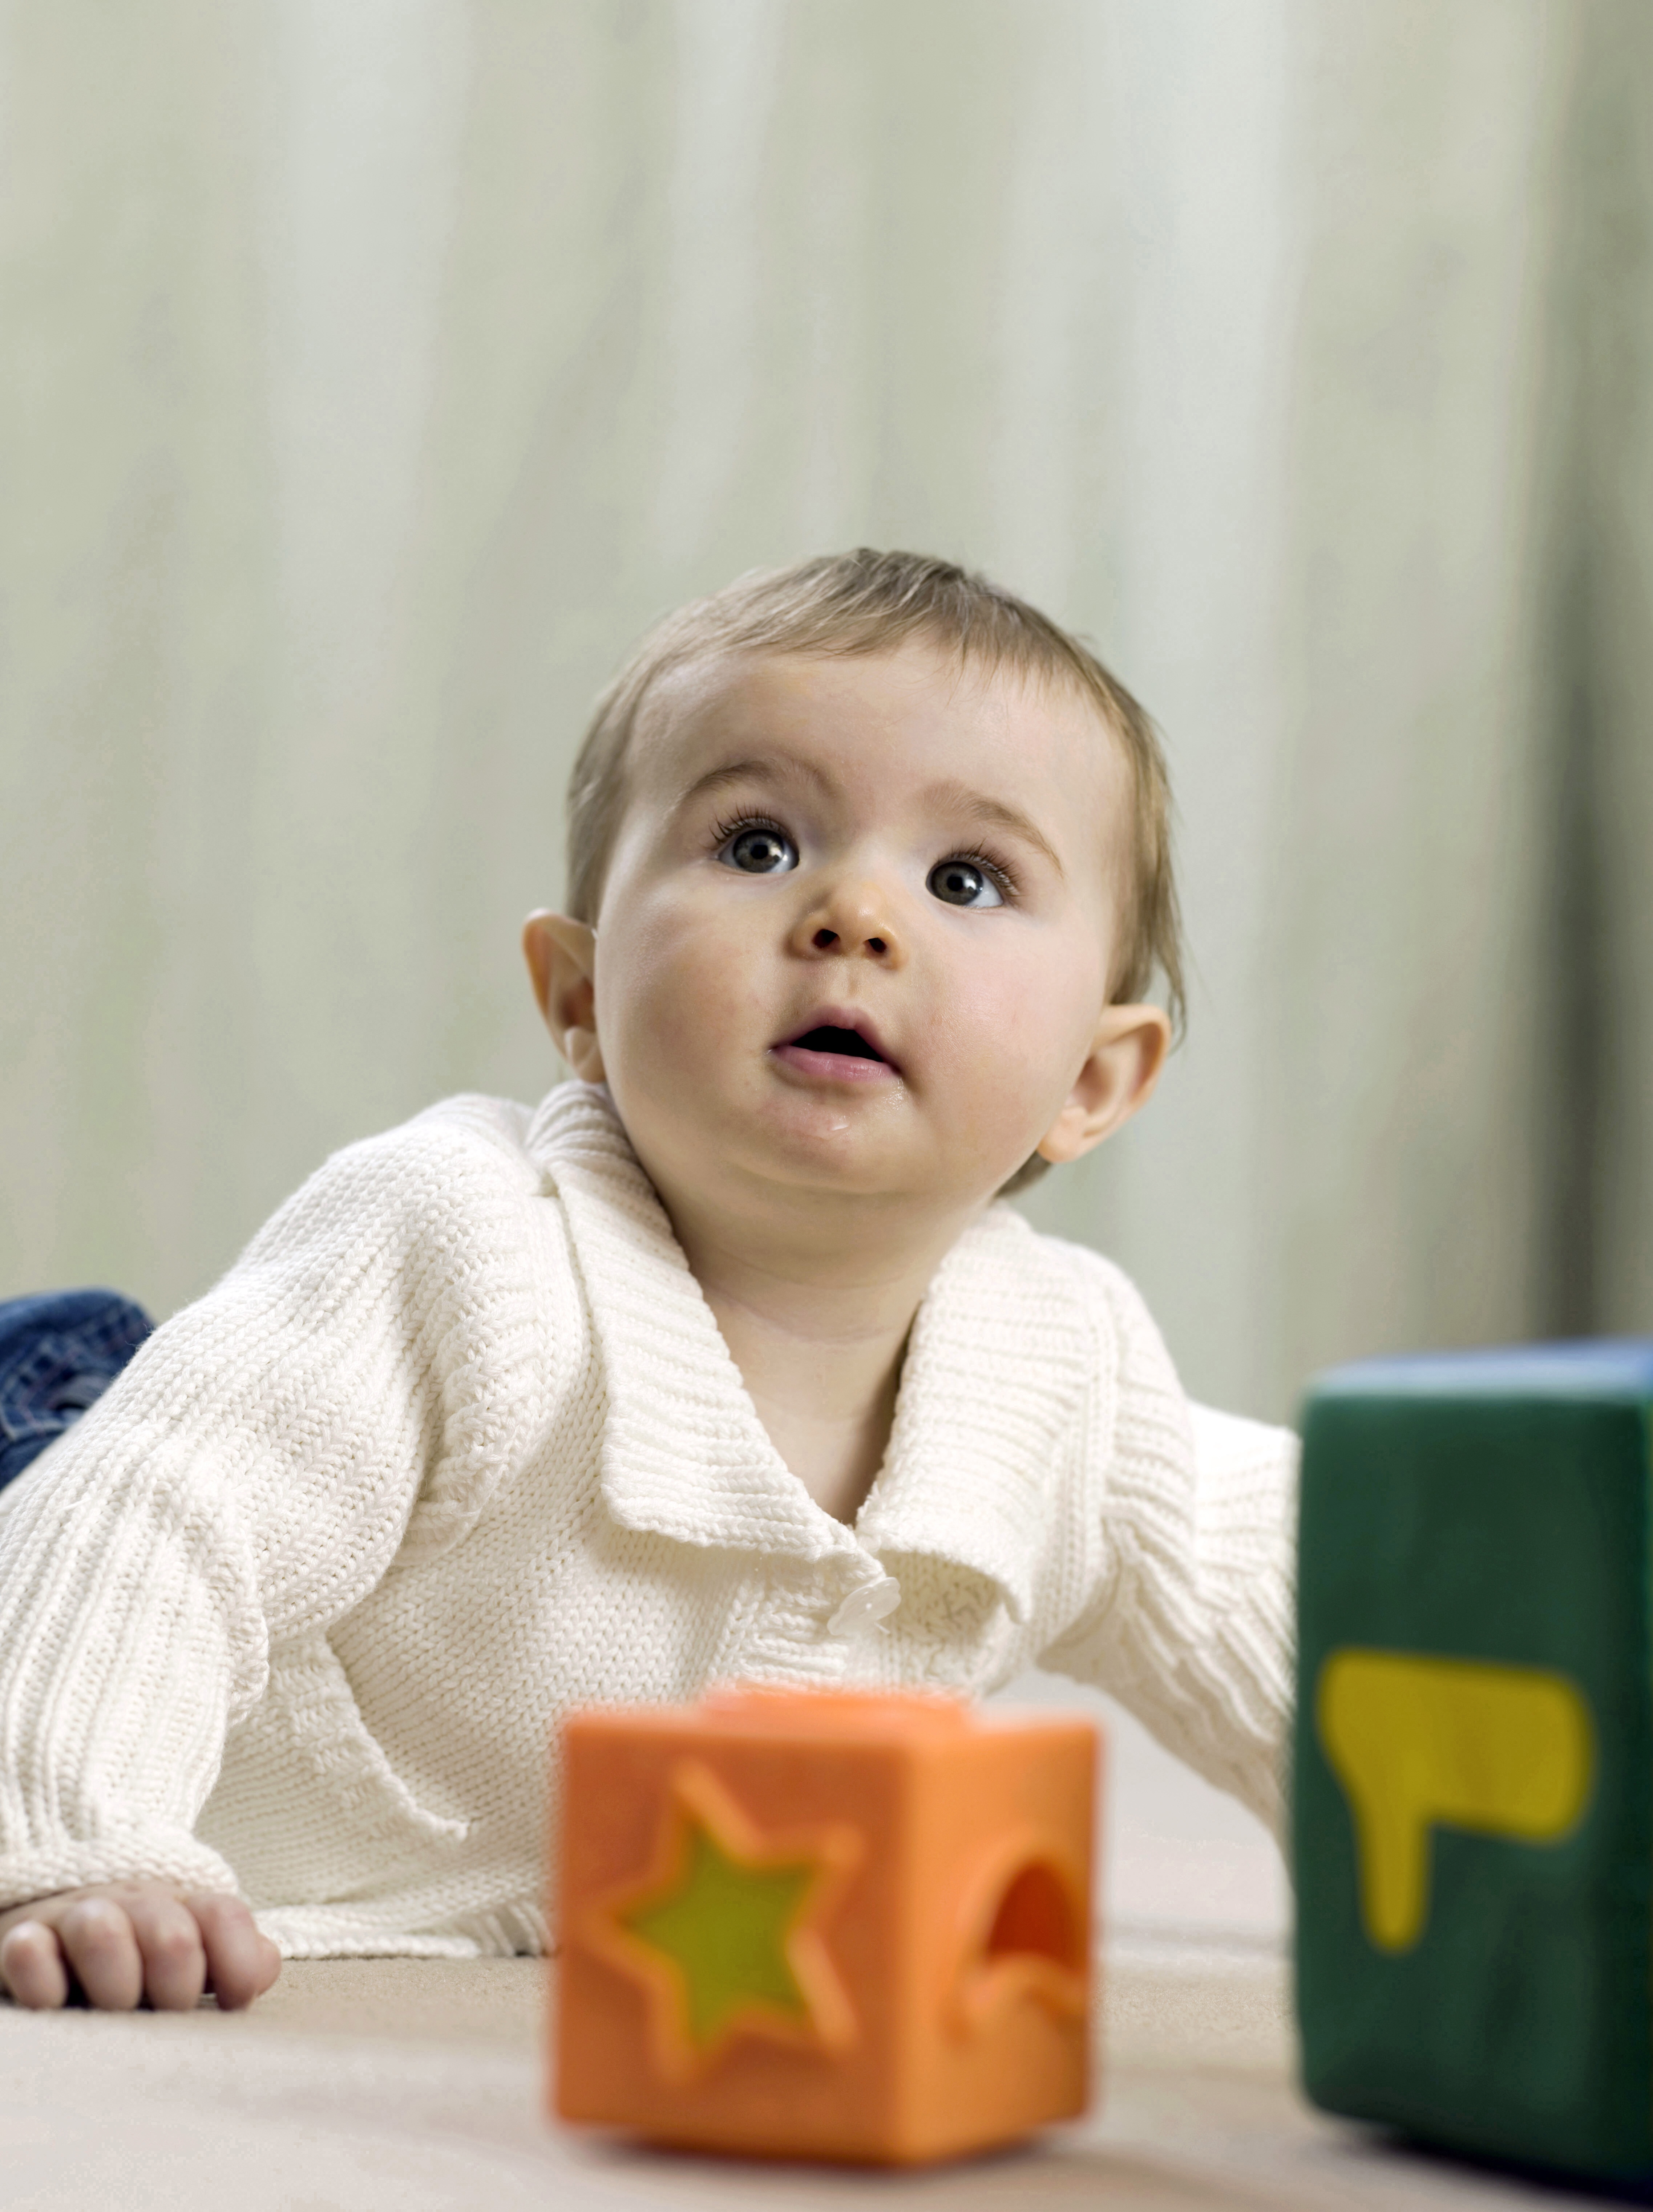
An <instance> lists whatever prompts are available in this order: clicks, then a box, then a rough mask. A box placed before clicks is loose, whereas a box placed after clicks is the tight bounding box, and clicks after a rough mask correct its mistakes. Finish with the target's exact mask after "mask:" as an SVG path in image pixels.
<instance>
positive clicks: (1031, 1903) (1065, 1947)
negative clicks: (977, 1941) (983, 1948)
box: [987, 1860, 1084, 1968]
mask: <svg viewBox="0 0 1653 2212" xmlns="http://www.w3.org/2000/svg"><path fill="white" fill-rule="evenodd" d="M987 1956H988V1960H989V1961H990V1962H992V1963H994V1964H997V1963H998V1962H999V1961H1000V1960H1004V1959H1014V1958H1022V1959H1046V1960H1049V1962H1050V1964H1051V1965H1052V1966H1067V1967H1073V1968H1077V1967H1079V1966H1082V1965H1083V1964H1084V1960H1083V1957H1082V1954H1081V1951H1080V1946H1079V1927H1078V1923H1077V1921H1076V1918H1075V1916H1074V1912H1073V1904H1072V1901H1071V1900H1070V1899H1069V1897H1068V1894H1067V1883H1066V1882H1064V1881H1063V1880H1062V1878H1061V1876H1060V1875H1059V1874H1058V1873H1057V1872H1056V1869H1054V1867H1053V1866H1050V1865H1048V1864H1047V1863H1044V1862H1043V1861H1042V1860H1036V1861H1035V1862H1034V1863H1033V1864H1032V1865H1031V1866H1024V1868H1023V1869H1021V1871H1020V1872H1019V1873H1018V1875H1015V1877H1014V1878H1013V1879H1012V1881H1011V1884H1010V1886H1009V1887H1008V1888H1007V1889H1006V1892H1005V1893H1004V1896H1003V1898H1002V1899H1000V1905H999V1910H998V1911H997V1912H996V1913H994V1919H993V1926H992V1928H991V1929H989V1930H988V1942H987Z"/></svg>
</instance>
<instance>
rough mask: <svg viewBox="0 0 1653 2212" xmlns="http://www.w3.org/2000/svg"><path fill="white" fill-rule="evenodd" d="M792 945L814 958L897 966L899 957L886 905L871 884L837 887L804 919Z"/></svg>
mask: <svg viewBox="0 0 1653 2212" xmlns="http://www.w3.org/2000/svg"><path fill="white" fill-rule="evenodd" d="M793 943H794V949H795V950H797V951H800V952H805V953H812V954H814V955H815V957H817V958H823V957H832V956H834V955H836V956H838V957H845V956H848V957H851V958H859V959H863V960H876V961H878V962H880V963H883V964H884V965H885V966H898V965H899V964H900V962H901V959H902V948H901V945H900V941H899V939H897V937H896V930H895V927H894V923H893V921H892V919H891V909H890V902H889V901H888V900H887V899H884V898H882V897H880V896H879V895H878V887H877V885H876V884H872V883H852V884H841V885H839V886H838V887H837V888H836V889H835V890H833V891H832V892H831V893H830V895H829V896H827V897H826V898H825V899H823V900H822V901H820V902H818V903H817V904H816V905H815V906H813V907H812V908H811V910H810V912H809V913H808V914H807V915H805V917H804V918H803V921H802V922H801V924H800V926H799V929H798V931H797V933H796V935H795V938H794V940H793Z"/></svg>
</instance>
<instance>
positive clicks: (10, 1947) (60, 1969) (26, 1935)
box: [0, 1920, 69, 2012]
mask: <svg viewBox="0 0 1653 2212" xmlns="http://www.w3.org/2000/svg"><path fill="white" fill-rule="evenodd" d="M0 1986H3V1987H4V1988H5V1990H7V1991H8V1993H9V1995H10V1996H11V1998H12V2000H13V2002H15V2003H17V2004H20V2005H27V2007H28V2008H30V2010H31V2011H33V2012H54V2011H56V2009H57V2008H58V2006H59V2005H61V2004H66V2003H67V2002H68V2001H69V1974H68V1971H67V1969H66V1968H65V1967H64V1954H63V1951H62V1949H61V1948H60V1947H59V1945H58V1938H57V1935H56V1932H55V1931H54V1930H53V1929H50V1928H48V1927H47V1926H46V1923H45V1922H44V1921H42V1920H20V1921H18V1922H17V1923H16V1924H15V1927H11V1928H9V1929H7V1930H6V1932H5V1934H4V1936H0Z"/></svg>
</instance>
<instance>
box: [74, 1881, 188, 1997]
mask: <svg viewBox="0 0 1653 2212" xmlns="http://www.w3.org/2000/svg"><path fill="white" fill-rule="evenodd" d="M124 1902H125V1910H126V1917H127V1918H128V1919H129V1920H130V1921H131V1928H132V1933H133V1935H134V1936H135V1937H136V1938H137V1948H138V1951H139V1953H140V1954H141V1956H142V1959H143V1994H144V1996H146V1997H148V1999H149V2002H150V2003H151V2004H152V2005H153V2006H154V2007H155V2010H156V2011H157V2012H187V2011H188V2010H189V2009H190V2008H191V2006H192V2005H195V2004H198V2003H199V2002H200V2000H201V1992H202V1990H204V1989H205V1987H206V1985H207V1954H206V1948H205V1946H204V1943H203V1942H202V1940H201V1930H200V1929H199V1928H198V1927H197V1925H196V1918H195V1914H194V1913H193V1912H192V1911H191V1910H190V1908H189V1906H188V1905H185V1903H183V1901H182V1900H181V1899H179V1898H176V1897H173V1896H171V1895H169V1894H168V1893H167V1892H166V1891H165V1890H162V1889H155V1888H143V1889H139V1890H136V1891H134V1892H133V1893H131V1895H130V1896H129V1897H127V1898H126V1899H125V1900H124ZM94 2002H95V2000H94Z"/></svg>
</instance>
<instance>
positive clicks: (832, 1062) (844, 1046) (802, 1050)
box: [771, 1006, 901, 1085]
mask: <svg viewBox="0 0 1653 2212" xmlns="http://www.w3.org/2000/svg"><path fill="white" fill-rule="evenodd" d="M853 1011H854V1010H853V1009H852V1008H850V1007H848V1006H823V1007H822V1008H820V1009H819V1012H823V1013H828V1014H838V1015H841V1016H842V1015H843V1014H846V1013H849V1012H853ZM871 1028H872V1024H871V1023H869V1024H867V1028H866V1029H854V1028H852V1027H851V1026H850V1025H849V1024H848V1023H847V1022H844V1021H842V1019H841V1020H839V1021H836V1022H834V1021H825V1022H822V1021H817V1022H814V1023H812V1024H811V1025H810V1027H809V1028H808V1029H806V1030H799V1032H798V1034H797V1036H791V1037H787V1038H784V1039H783V1040H782V1042H781V1043H779V1044H777V1045H775V1046H773V1047H772V1048H771V1049H772V1051H773V1052H774V1054H775V1058H776V1059H777V1060H781V1061H783V1062H784V1063H785V1065H786V1066H788V1067H791V1068H793V1069H794V1070H795V1071H796V1072H797V1073H798V1074H799V1075H801V1076H803V1077H804V1078H805V1079H806V1080H808V1081H811V1082H815V1083H830V1084H833V1085H838V1084H843V1083H852V1084H853V1083H873V1084H884V1083H889V1082H890V1081H892V1080H899V1079H900V1076H901V1070H900V1069H899V1068H898V1067H897V1066H896V1063H895V1061H894V1060H891V1059H890V1055H889V1054H888V1053H887V1052H885V1050H884V1048H883V1046H882V1045H881V1044H879V1042H878V1039H877V1037H876V1036H869V1034H868V1030H870V1029H871Z"/></svg>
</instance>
